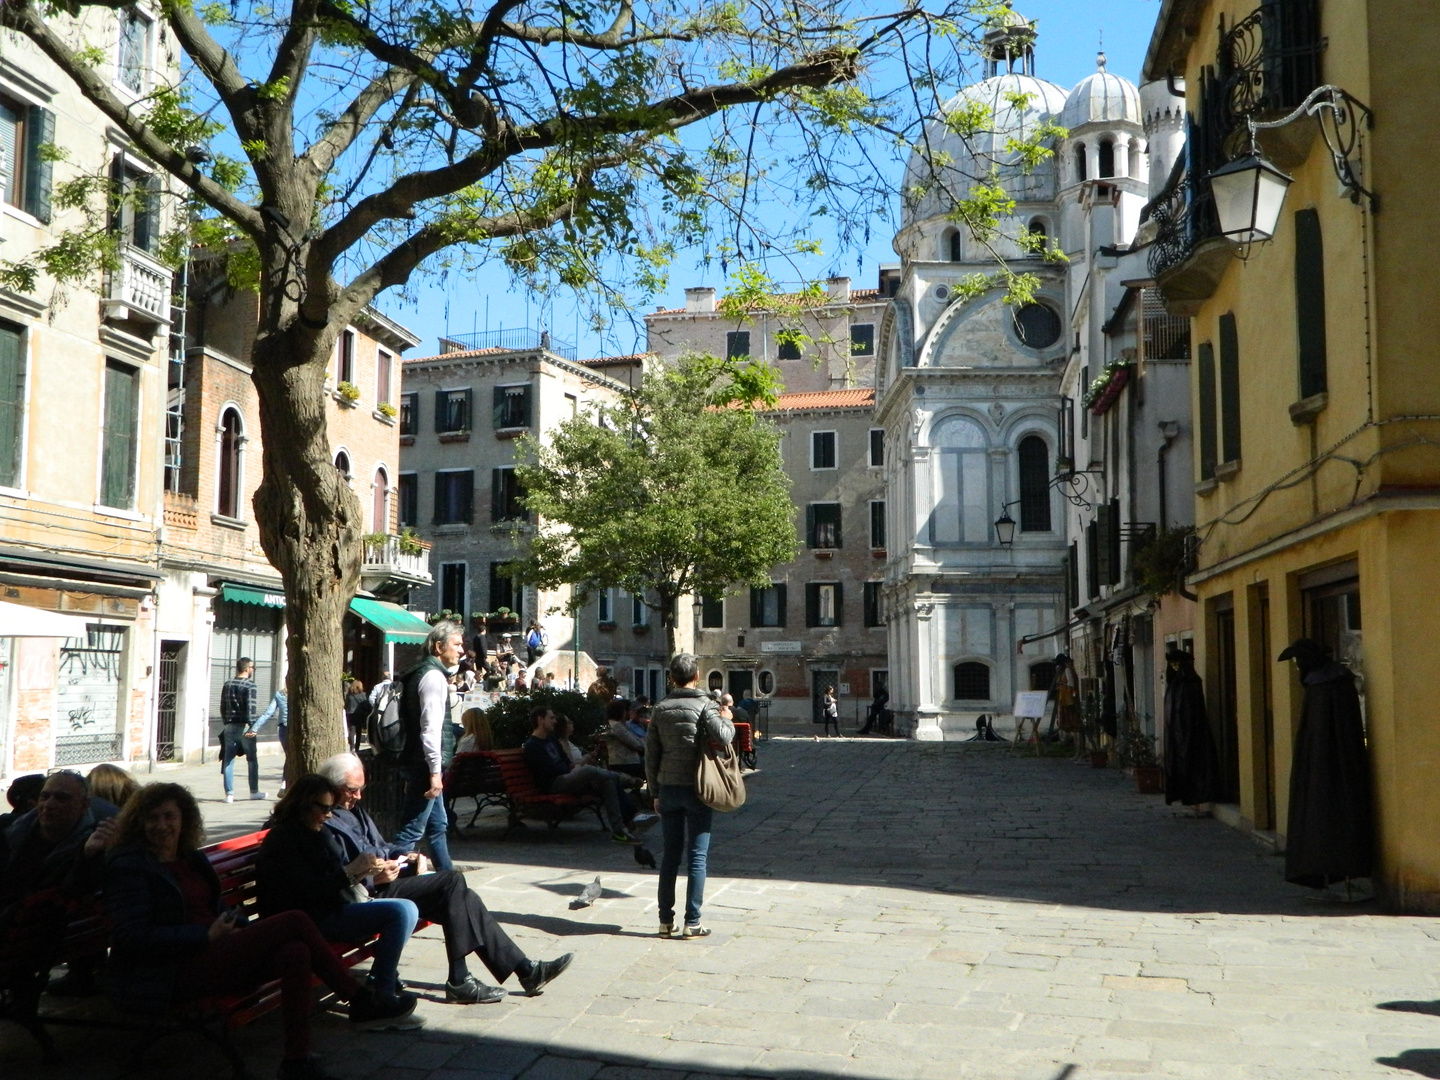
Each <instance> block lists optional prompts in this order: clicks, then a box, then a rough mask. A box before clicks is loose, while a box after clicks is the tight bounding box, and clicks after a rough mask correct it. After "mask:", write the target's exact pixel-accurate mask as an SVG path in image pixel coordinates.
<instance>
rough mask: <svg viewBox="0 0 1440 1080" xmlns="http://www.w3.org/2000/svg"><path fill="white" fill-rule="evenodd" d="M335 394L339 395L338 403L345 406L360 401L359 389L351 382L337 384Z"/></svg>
mask: <svg viewBox="0 0 1440 1080" xmlns="http://www.w3.org/2000/svg"><path fill="white" fill-rule="evenodd" d="M335 393H336V394H338V395H339V397H340V401H341V402H342V403H343V404H346V405H354V404H355V403H356V402H357V401H359V400H360V388H359V387H358V386H356V385H355V384H354V383H353V382H342V383H337V384H336V386H335Z"/></svg>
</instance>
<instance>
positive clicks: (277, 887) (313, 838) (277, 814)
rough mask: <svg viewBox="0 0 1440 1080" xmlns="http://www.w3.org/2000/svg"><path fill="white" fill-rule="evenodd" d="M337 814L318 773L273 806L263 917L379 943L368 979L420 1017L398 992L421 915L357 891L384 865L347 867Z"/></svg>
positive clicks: (365, 859) (260, 870)
mask: <svg viewBox="0 0 1440 1080" xmlns="http://www.w3.org/2000/svg"><path fill="white" fill-rule="evenodd" d="M334 807H335V788H334V786H333V785H331V783H330V781H329V780H327V779H325V777H323V776H318V775H316V774H315V773H309V774H308V775H306V776H302V777H300V779H299V780H296V781H295V783H294V784H293V785H292V786H291V787H290V788H289V789H288V790H287V791H286V792H285V797H284V798H282V799H281V800H280V801H279V802H278V803H276V804H275V811H274V813H273V814H272V815H271V818H270V832H269V833H268V834H266V836H265V840H264V842H263V843H262V844H261V845H260V854H259V856H258V857H257V858H256V860H255V884H256V892H257V894H258V897H259V900H260V913H261V914H262V915H265V916H275V915H279V914H281V913H282V912H287V911H303V912H305V914H306V915H308V916H310V918H311V919H312V920H313V921H314V923H315V925H316V926H318V927H319V928H320V932H321V933H322V934H324V935H325V937H326V938H327V939H328V940H330V941H340V942H347V943H350V944H361V943H363V942H366V941H369V940H370V939H371V938H373V937H377V936H378V937H379V939H380V940H379V941H378V942H377V943H376V945H375V959H374V961H373V962H372V963H371V965H370V979H371V981H372V982H373V983H374V986H375V990H376V993H377V994H379V996H380V997H381V999H382V1000H384V1001H385V1002H387V1003H390V1004H392V1005H393V1006H394V1007H395V1008H397V1009H398V1008H400V1007H401V1006H408V1012H406V1013H405V1015H409V1014H410V1013H413V1012H414V1010H415V1000H416V999H415V995H414V994H401V993H397V987H396V969H397V968H398V967H399V964H400V953H401V952H402V951H403V950H404V948H405V943H406V942H408V941H409V940H410V935H411V934H412V933H413V932H414V930H415V924H416V923H417V922H418V921H419V919H420V909H419V908H417V907H416V906H415V904H414V902H413V901H410V900H400V899H393V898H376V899H369V894H368V893H366V892H365V890H364V888H363V887H361V888H359V889H357V888H356V886H357V885H358V884H359V883H360V882H361V881H363V880H364V879H365V878H367V877H369V876H370V875H371V874H373V873H374V872H375V871H376V870H378V869H379V864H380V863H381V862H382V861H383V860H381V859H379V858H378V857H377V856H374V855H361V856H359V857H358V858H356V859H354V860H352V861H351V862H350V863H348V864H346V863H345V862H344V861H343V860H342V858H341V854H340V849H339V847H338V845H337V843H336V841H335V840H333V839H332V838H331V833H330V830H329V829H327V828H325V820H326V819H327V818H328V817H329V816H330V815H331V814H332V813H333V812H334ZM414 1019H415V1020H416V1025H413V1026H418V1019H419V1018H418V1017H416V1018H414ZM391 1026H395V1027H399V1026H402V1025H401V1024H400V1023H398V1022H397V1023H396V1024H393V1025H391Z"/></svg>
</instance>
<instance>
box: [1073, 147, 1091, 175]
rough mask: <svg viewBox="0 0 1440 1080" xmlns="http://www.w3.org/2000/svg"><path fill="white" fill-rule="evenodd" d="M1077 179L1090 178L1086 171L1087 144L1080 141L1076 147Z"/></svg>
mask: <svg viewBox="0 0 1440 1080" xmlns="http://www.w3.org/2000/svg"><path fill="white" fill-rule="evenodd" d="M1075 179H1076V180H1088V179H1089V177H1088V176H1087V175H1086V173H1085V144H1084V143H1079V144H1077V145H1076V147H1075Z"/></svg>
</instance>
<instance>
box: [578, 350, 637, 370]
mask: <svg viewBox="0 0 1440 1080" xmlns="http://www.w3.org/2000/svg"><path fill="white" fill-rule="evenodd" d="M654 355H655V354H654V353H648V352H637V353H626V354H625V355H624V356H592V357H590V358H589V359H588V360H578V361H576V363H580V364H593V365H594V366H595V367H604V366H605V365H606V364H634V363H638V362H639V361H641V360H644V359H645V358H646V357H651V356H654Z"/></svg>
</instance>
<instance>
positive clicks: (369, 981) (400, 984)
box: [365, 975, 410, 994]
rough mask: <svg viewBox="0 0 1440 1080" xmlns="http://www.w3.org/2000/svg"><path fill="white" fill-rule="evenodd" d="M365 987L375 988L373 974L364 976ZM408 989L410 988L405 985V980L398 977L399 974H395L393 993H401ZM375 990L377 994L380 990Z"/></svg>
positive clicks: (368, 988)
mask: <svg viewBox="0 0 1440 1080" xmlns="http://www.w3.org/2000/svg"><path fill="white" fill-rule="evenodd" d="M365 988H366V989H367V990H375V976H374V975H366V976H365ZM409 989H410V988H409V987H408V986H406V985H405V980H404V979H402V978H400V976H399V975H396V976H395V993H397V994H403V993H404V992H405V991H406V990H409ZM375 992H376V993H377V994H378V993H379V992H380V991H378V990H375Z"/></svg>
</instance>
